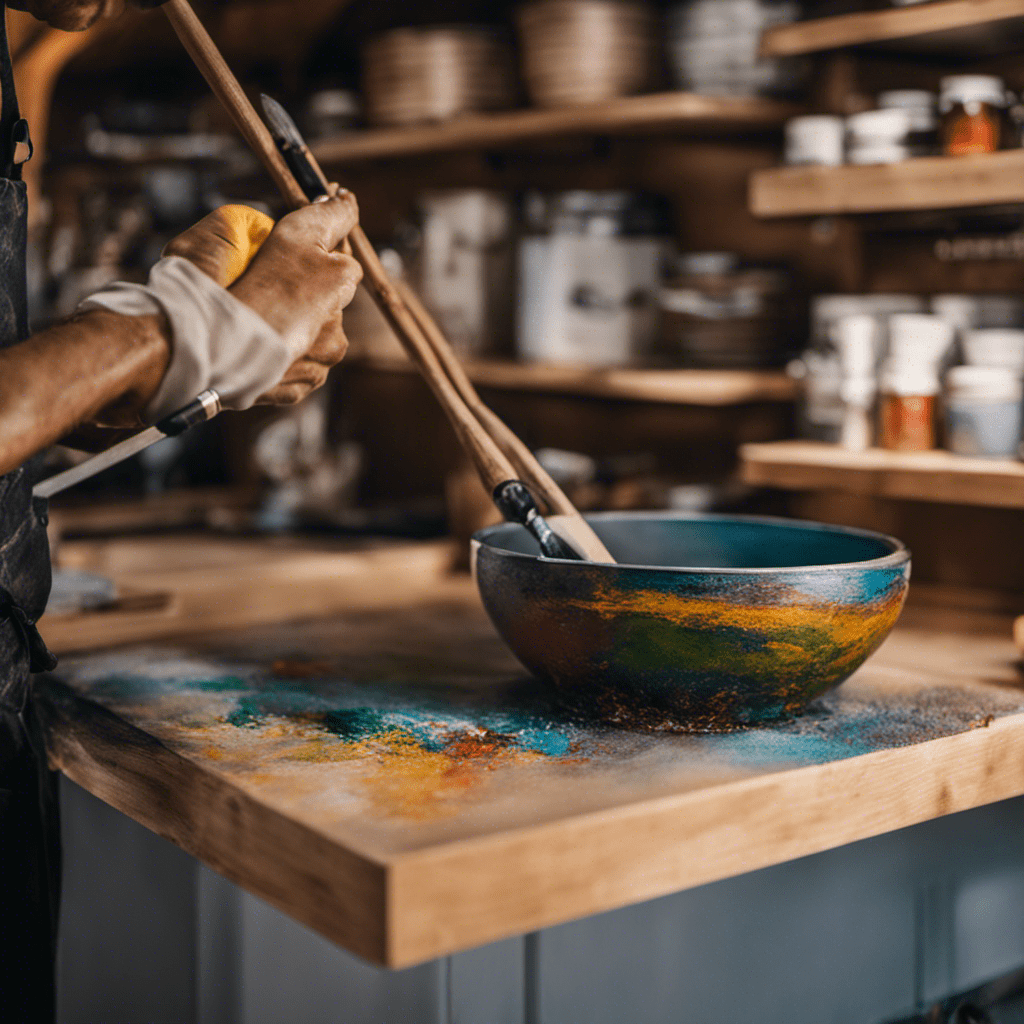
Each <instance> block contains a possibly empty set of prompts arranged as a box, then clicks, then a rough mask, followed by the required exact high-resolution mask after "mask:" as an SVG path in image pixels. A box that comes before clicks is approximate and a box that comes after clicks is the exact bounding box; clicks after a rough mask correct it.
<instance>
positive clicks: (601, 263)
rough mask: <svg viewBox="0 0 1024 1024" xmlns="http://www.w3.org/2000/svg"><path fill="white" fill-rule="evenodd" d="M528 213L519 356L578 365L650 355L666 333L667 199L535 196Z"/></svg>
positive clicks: (594, 194) (609, 194)
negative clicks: (662, 324) (661, 303)
mask: <svg viewBox="0 0 1024 1024" xmlns="http://www.w3.org/2000/svg"><path fill="white" fill-rule="evenodd" d="M524 214H525V219H526V224H527V229H528V230H529V231H530V233H529V234H527V235H526V236H524V237H523V238H522V239H521V241H520V243H519V310H518V318H517V320H518V323H517V329H516V347H517V350H518V353H519V355H520V356H521V357H522V358H523V359H525V360H529V361H534V362H542V363H558V364H563V365H573V366H624V365H629V364H631V363H637V362H642V361H644V360H645V359H646V358H647V357H648V356H649V355H650V354H651V352H652V351H653V349H654V345H655V340H656V337H657V332H658V290H659V278H660V272H661V263H662V259H663V254H664V252H665V249H666V247H667V235H666V232H665V227H664V224H663V212H662V210H661V207H660V205H659V204H658V203H657V202H656V201H655V200H654V198H653V197H649V196H644V195H641V194H637V193H631V192H618V191H614V192H603V191H602V192H585V191H573V192H561V193H557V194H555V195H550V196H541V195H540V194H538V193H533V194H531V195H530V196H528V197H527V202H526V204H525V208H524Z"/></svg>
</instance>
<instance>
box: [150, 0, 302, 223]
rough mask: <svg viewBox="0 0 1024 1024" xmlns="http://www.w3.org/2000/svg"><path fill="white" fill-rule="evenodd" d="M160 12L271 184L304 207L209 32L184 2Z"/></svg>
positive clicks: (295, 185)
mask: <svg viewBox="0 0 1024 1024" xmlns="http://www.w3.org/2000/svg"><path fill="white" fill-rule="evenodd" d="M163 12H164V14H166V15H167V18H168V20H169V21H170V23H171V26H172V27H173V29H174V31H175V33H176V34H177V36H178V38H179V39H180V40H181V44H182V46H184V47H185V49H186V50H187V51H188V55H189V56H190V57H191V58H192V61H193V63H194V64H195V66H196V67H197V68H198V69H199V70H200V72H201V73H202V76H203V78H205V79H206V82H207V84H208V85H209V86H210V88H211V89H212V90H213V92H214V94H215V95H216V97H217V98H218V99H219V100H220V101H221V103H223V104H224V108H225V109H226V110H227V111H228V113H230V114H231V117H232V119H233V120H234V122H235V126H236V127H237V128H238V130H239V131H240V132H241V133H242V136H243V137H244V138H245V141H246V142H248V143H249V145H250V147H251V148H252V150H253V151H254V152H255V153H256V155H257V156H258V157H259V158H260V159H261V160H262V161H263V166H264V167H266V169H267V172H268V173H269V174H270V176H271V177H272V178H273V179H274V184H275V185H277V187H278V189H280V191H281V195H282V196H284V198H285V199H286V200H287V202H288V203H289V204H290V205H291V206H292V207H293V208H294V209H298V208H299V207H300V206H305V205H306V203H307V199H306V196H305V194H304V193H303V191H302V189H301V188H299V183H298V182H297V181H296V180H295V176H294V175H293V174H292V172H291V171H290V170H289V169H288V165H287V164H286V163H285V162H284V158H283V157H282V156H281V154H280V153H278V151H277V146H275V145H274V140H273V139H272V138H271V136H270V132H268V131H267V126H266V125H265V124H264V123H263V121H262V119H261V118H260V116H259V114H257V113H256V110H255V108H254V107H253V105H252V104H251V103H250V102H249V97H248V96H246V95H245V92H244V91H243V90H242V87H241V86H240V85H239V84H238V79H237V78H235V76H234V74H233V73H232V71H231V68H229V67H228V65H227V62H226V61H225V60H224V58H223V57H222V56H221V53H220V50H218V49H217V44H216V43H215V42H214V41H213V40H212V39H211V38H210V33H209V32H207V31H206V29H205V28H204V27H203V23H202V22H201V21H200V20H199V19H198V18H197V17H196V13H195V11H193V10H192V8H191V7H190V6H189V3H188V0H167V2H166V3H165V4H164V5H163Z"/></svg>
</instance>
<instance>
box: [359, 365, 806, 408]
mask: <svg viewBox="0 0 1024 1024" xmlns="http://www.w3.org/2000/svg"><path fill="white" fill-rule="evenodd" d="M352 362H353V363H354V364H356V365H359V366H362V367H366V368H369V369H373V370H381V371H385V372H394V373H407V374H413V373H415V372H416V371H415V369H414V367H413V365H412V363H410V362H408V361H406V360H401V359H380V358H374V359H368V358H364V359H357V360H353V361H352ZM464 366H465V369H466V372H467V373H468V374H469V377H470V379H471V380H472V381H473V383H474V384H475V385H476V386H477V387H481V388H493V389H496V390H499V391H533V392H547V393H550V394H562V395H576V396H580V397H584V398H607V399H613V400H617V401H623V402H656V403H665V404H671V405H707V406H725V405H740V404H743V403H745V402H788V401H792V400H793V398H794V397H795V396H796V383H795V382H794V381H793V380H792V378H790V377H789V376H787V375H786V374H785V373H784V372H783V371H781V370H696V369H688V370H674V369H673V370H670V369H665V370H660V369H632V368H626V367H607V368H593V367H589V366H554V365H546V364H538V363H515V362H511V361H503V360H473V361H466V362H465V363H464Z"/></svg>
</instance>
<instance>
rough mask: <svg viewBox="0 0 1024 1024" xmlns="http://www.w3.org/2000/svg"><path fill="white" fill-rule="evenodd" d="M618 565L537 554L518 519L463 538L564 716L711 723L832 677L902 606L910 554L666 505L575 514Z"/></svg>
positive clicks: (840, 535) (783, 702)
mask: <svg viewBox="0 0 1024 1024" xmlns="http://www.w3.org/2000/svg"><path fill="white" fill-rule="evenodd" d="M587 519H588V521H589V522H590V524H591V525H592V526H593V527H594V529H595V530H596V531H597V533H598V535H599V536H600V537H601V539H602V540H603V541H604V542H605V544H606V545H607V546H608V549H609V550H610V551H611V553H612V554H613V555H614V556H615V557H616V558H617V559H619V563H618V564H616V565H607V564H596V563H593V562H571V561H562V560H559V559H550V558H542V557H540V555H539V553H538V549H537V546H536V543H535V542H534V541H533V539H532V538H531V536H530V535H529V533H528V532H527V531H526V530H525V529H524V528H523V527H521V526H518V525H516V524H508V523H505V524H502V525H500V526H494V527H489V528H488V529H485V530H481V531H479V532H478V533H477V534H475V536H474V550H473V554H474V566H475V572H476V580H477V585H478V587H479V589H480V595H481V597H482V599H483V603H484V607H485V608H486V609H487V613H488V614H489V615H490V617H491V620H492V621H493V622H494V625H495V627H496V628H497V630H498V632H499V633H500V634H501V636H502V637H503V638H504V640H505V642H506V643H507V644H508V645H509V647H510V648H511V649H512V650H513V652H514V653H515V654H516V656H517V657H518V658H519V660H520V661H521V662H522V663H523V664H524V665H525V666H526V667H527V669H529V670H530V671H531V672H532V673H534V674H535V675H537V676H539V677H541V678H542V679H546V680H548V681H550V682H551V683H553V684H554V685H555V686H556V687H557V688H558V692H559V694H560V697H561V699H562V700H563V701H564V703H565V704H566V705H567V706H569V707H570V708H572V709H574V710H575V711H576V712H577V713H579V714H581V715H585V716H588V717H592V718H596V719H599V720H602V721H607V722H612V723H616V724H619V725H626V726H631V727H639V728H646V729H664V730H676V731H701V732H703V731H721V730H729V729H734V728H738V727H741V726H747V725H755V724H759V723H762V722H766V721H770V720H772V719H777V718H782V717H785V716H787V715H790V714H793V713H795V712H798V711H800V710H801V709H803V708H804V707H805V706H806V705H807V704H808V702H809V701H811V700H813V699H814V698H815V697H818V696H820V695H821V694H823V693H825V692H827V691H828V690H830V689H832V688H833V687H835V686H838V685H839V684H840V683H842V682H843V681H844V680H845V679H847V678H848V677H849V676H850V675H851V674H852V673H853V672H854V671H855V670H856V669H857V668H858V667H859V666H860V665H861V664H862V663H863V662H864V660H865V659H866V658H867V657H868V656H869V655H870V654H872V653H873V652H874V651H875V650H876V649H877V648H878V646H879V645H880V644H881V643H882V641H883V640H884V639H885V638H886V636H887V635H888V633H889V631H890V630H891V629H892V627H893V625H894V624H895V622H896V620H897V618H898V617H899V614H900V609H901V608H902V606H903V601H904V598H905V596H906V591H907V584H908V581H909V577H910V552H909V551H908V550H907V549H906V547H904V545H903V544H902V543H901V542H900V541H898V540H896V539H894V538H892V537H886V536H883V535H881V534H877V533H871V532H869V531H866V530H854V529H847V528H843V527H837V526H825V525H821V524H818V523H807V522H800V521H797V520H787V519H771V518H759V517H751V516H721V515H707V514H685V513H678V512H669V513H655V512H636V513H605V514H601V515H594V516H588V517H587Z"/></svg>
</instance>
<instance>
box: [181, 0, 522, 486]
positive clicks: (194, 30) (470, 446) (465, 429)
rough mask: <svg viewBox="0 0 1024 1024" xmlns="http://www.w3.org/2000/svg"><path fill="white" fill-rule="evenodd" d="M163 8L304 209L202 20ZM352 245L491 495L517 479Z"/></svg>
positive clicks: (368, 252) (363, 247) (360, 238)
mask: <svg viewBox="0 0 1024 1024" xmlns="http://www.w3.org/2000/svg"><path fill="white" fill-rule="evenodd" d="M163 10H164V12H165V13H166V14H167V17H168V19H169V20H170V22H171V25H172V27H173V28H174V31H175V32H176V33H177V35H178V38H179V39H180V40H181V42H182V45H183V46H184V47H185V49H186V50H187V51H188V53H189V56H191V58H192V60H193V62H194V63H195V65H196V67H197V68H198V69H199V71H200V72H201V73H202V75H203V77H204V78H205V79H206V81H207V83H208V84H209V86H210V88H211V89H212V90H213V91H214V93H215V94H216V96H217V97H218V99H219V100H220V101H221V103H223V104H224V107H225V109H226V110H227V111H228V113H229V114H230V115H231V117H232V120H233V121H234V122H235V124H236V126H237V127H238V129H239V131H240V132H241V133H242V135H243V136H244V137H245V140H246V141H247V142H248V143H249V145H250V147H251V148H252V150H253V152H254V153H255V154H256V155H257V156H258V157H259V158H260V159H261V160H262V161H263V164H264V166H265V167H266V168H267V170H268V172H269V173H270V175H271V177H272V178H273V179H274V182H275V184H276V185H277V187H278V188H279V189H280V191H281V194H282V195H283V196H284V198H285V199H286V200H287V201H288V202H289V203H290V204H291V205H292V206H293V207H296V208H298V207H300V206H305V205H306V202H307V200H306V196H305V194H304V193H303V191H302V189H301V188H300V187H299V183H298V182H297V181H296V180H295V177H294V175H293V174H292V172H291V171H290V170H289V168H288V165H287V164H286V163H285V162H284V159H283V157H282V156H281V154H280V153H279V152H278V150H277V146H276V145H275V144H274V140H273V138H272V137H271V135H270V132H269V131H267V128H266V126H265V125H264V124H263V121H262V120H261V118H260V116H259V114H257V113H256V109H255V108H254V107H253V105H252V103H250V102H249V97H248V96H246V95H245V92H244V91H243V90H242V87H241V86H240V85H239V84H238V80H237V79H236V78H235V76H234V74H233V72H232V71H231V68H229V67H228V65H227V62H226V61H225V60H224V58H223V57H222V56H221V54H220V51H219V50H218V49H217V44H216V43H214V41H213V40H212V39H211V38H210V35H209V33H208V32H207V31H206V29H205V28H204V27H203V24H202V22H201V21H200V20H199V19H198V18H197V17H196V14H195V12H194V11H193V10H192V8H191V7H190V6H189V3H188V0H167V3H165V4H164V6H163ZM349 241H350V242H351V244H352V250H353V253H354V255H355V257H356V259H357V260H359V262H360V263H361V264H362V266H363V270H364V272H365V275H366V280H365V283H366V284H367V285H368V287H369V289H370V292H371V294H373V296H374V298H375V299H376V300H377V305H378V306H379V307H380V309H381V312H382V313H383V314H384V316H385V317H386V318H387V319H388V321H389V322H390V324H391V325H392V327H393V328H394V330H395V333H396V334H397V335H398V338H399V340H400V341H402V343H403V344H404V345H405V348H406V351H407V352H408V353H409V355H410V356H411V358H412V359H414V360H415V362H416V363H417V365H418V366H419V368H420V372H421V373H422V374H423V377H424V378H425V379H426V381H427V384H428V385H429V386H430V389H431V390H432V391H433V392H434V395H435V396H436V398H437V400H438V402H440V404H441V408H442V409H444V411H445V412H446V413H447V414H448V418H449V420H450V421H451V424H452V426H453V427H454V429H455V432H456V434H457V436H458V438H459V440H460V441H461V442H462V444H463V445H464V446H465V448H466V450H467V451H468V452H469V454H470V456H471V457H472V459H473V461H474V463H475V464H476V467H477V470H478V471H479V473H480V475H481V477H482V478H483V481H484V483H485V484H486V485H487V486H488V488H490V489H491V490H492V491H493V490H494V488H496V487H497V486H498V485H499V484H502V483H505V482H506V481H508V480H514V479H515V478H516V471H515V469H514V468H513V466H512V464H511V462H509V460H508V458H506V456H505V455H504V454H503V453H502V451H501V449H500V448H498V446H497V445H496V444H495V443H494V441H492V440H491V438H490V437H489V435H488V434H487V432H486V431H485V430H484V428H483V427H482V426H481V425H480V423H479V422H478V420H477V419H476V417H475V416H473V414H472V413H471V412H470V411H469V409H468V408H467V407H466V405H465V403H464V402H463V401H462V400H461V398H460V396H459V394H458V392H457V391H456V390H455V387H454V386H453V384H452V383H451V381H450V380H449V379H448V376H447V374H446V373H445V372H444V370H443V369H442V367H441V364H440V362H439V361H438V359H437V357H436V356H435V355H434V351H433V348H432V347H431V345H430V342H429V341H427V339H426V337H425V336H424V335H423V333H422V332H421V331H420V329H419V327H418V325H417V324H416V321H415V319H414V318H413V316H412V314H411V313H410V312H409V310H408V309H407V308H406V306H405V304H404V302H403V301H402V297H401V295H400V294H399V293H398V292H397V291H396V290H395V288H394V286H393V285H392V283H391V280H390V278H389V277H388V275H387V273H386V271H385V270H384V268H383V267H382V266H381V264H380V260H378V259H377V253H376V251H375V250H374V248H373V246H372V245H370V242H369V239H368V238H367V237H366V235H365V233H364V232H363V230H362V228H360V227H359V226H358V225H357V226H356V227H354V228H353V229H352V232H351V233H350V235H349Z"/></svg>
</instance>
